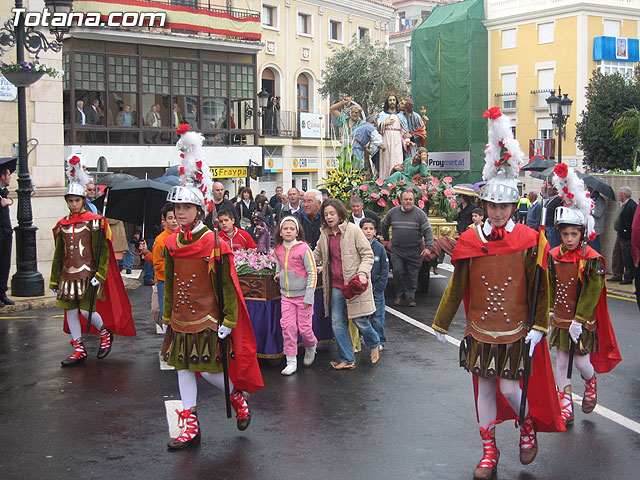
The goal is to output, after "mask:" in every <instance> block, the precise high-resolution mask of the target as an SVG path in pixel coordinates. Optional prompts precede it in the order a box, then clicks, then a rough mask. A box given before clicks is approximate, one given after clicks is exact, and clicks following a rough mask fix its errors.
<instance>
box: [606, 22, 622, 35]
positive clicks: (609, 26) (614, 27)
mask: <svg viewBox="0 0 640 480" xmlns="http://www.w3.org/2000/svg"><path fill="white" fill-rule="evenodd" d="M602 24H603V26H604V36H605V37H619V36H620V20H603V21H602Z"/></svg>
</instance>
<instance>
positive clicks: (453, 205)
mask: <svg viewBox="0 0 640 480" xmlns="http://www.w3.org/2000/svg"><path fill="white" fill-rule="evenodd" d="M451 206H452V207H453V208H458V202H456V201H455V200H451Z"/></svg>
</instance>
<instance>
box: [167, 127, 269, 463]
mask: <svg viewBox="0 0 640 480" xmlns="http://www.w3.org/2000/svg"><path fill="white" fill-rule="evenodd" d="M177 133H178V134H180V135H181V137H180V140H178V149H179V150H180V151H181V158H182V160H181V173H182V175H181V181H182V182H184V185H181V186H175V187H172V188H171V190H170V191H169V194H168V196H167V201H169V202H172V203H173V204H174V211H175V216H176V219H177V221H178V223H179V224H180V230H179V231H177V232H175V233H174V234H172V235H170V236H168V237H167V238H165V249H164V259H165V261H164V273H165V278H166V279H167V282H166V283H165V286H164V287H165V293H164V305H163V315H162V320H163V323H165V324H167V329H166V333H165V337H164V342H163V344H162V356H163V357H164V359H165V360H166V361H167V363H168V364H169V365H171V366H173V367H174V368H175V369H176V371H177V373H178V387H179V389H180V398H181V399H182V407H183V410H176V412H177V414H178V426H179V427H180V428H181V431H180V434H179V435H178V436H177V437H176V438H173V439H171V441H169V443H168V444H167V447H168V448H169V449H170V450H180V449H185V448H187V447H190V446H192V445H197V444H199V443H200V424H199V422H198V414H197V395H198V386H197V383H196V372H199V373H200V375H201V376H202V378H204V379H205V380H206V381H207V382H209V383H211V384H212V385H214V386H215V387H217V388H219V389H220V390H223V391H224V392H225V397H226V393H227V392H230V394H229V396H228V397H226V398H225V402H226V403H227V409H228V410H227V411H228V416H229V417H230V416H231V413H230V406H229V403H230V405H231V406H233V408H234V410H235V411H236V418H237V427H238V429H239V430H245V429H246V428H247V427H248V426H249V422H250V421H251V411H250V410H249V403H248V394H247V393H245V392H252V391H256V390H258V389H260V388H262V386H263V382H262V375H261V373H260V368H259V367H258V361H257V357H256V340H255V336H254V334H253V329H252V327H251V321H250V319H249V314H248V312H247V307H246V304H245V302H244V298H243V296H242V290H241V289H240V285H239V283H238V277H237V274H236V271H235V266H234V264H233V254H232V253H231V248H230V247H229V246H228V245H227V244H226V243H225V242H223V241H221V240H220V239H219V237H218V235H217V233H215V232H212V231H211V230H209V228H207V226H206V225H205V224H204V223H203V220H204V216H205V212H208V211H209V212H210V211H211V210H212V209H213V208H214V206H213V202H212V197H211V190H212V181H211V171H210V170H209V166H208V165H207V162H206V158H205V153H204V149H203V148H202V143H203V141H204V137H203V136H202V135H201V134H199V133H196V132H191V131H189V126H188V125H187V124H185V125H182V126H181V127H180V128H179V129H178V130H177ZM228 336H231V338H232V340H233V342H232V344H233V352H234V356H233V357H232V356H231V355H228V350H227V348H226V347H227V345H228V340H227V337H228Z"/></svg>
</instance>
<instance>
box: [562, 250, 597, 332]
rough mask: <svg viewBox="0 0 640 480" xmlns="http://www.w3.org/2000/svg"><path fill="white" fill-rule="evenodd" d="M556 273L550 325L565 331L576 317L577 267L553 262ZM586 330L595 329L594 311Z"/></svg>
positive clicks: (569, 263) (567, 263) (571, 264)
mask: <svg viewBox="0 0 640 480" xmlns="http://www.w3.org/2000/svg"><path fill="white" fill-rule="evenodd" d="M554 269H555V271H556V298H555V303H554V306H553V320H552V322H551V323H552V325H553V326H555V327H559V328H564V329H567V328H569V326H570V325H571V321H572V320H573V319H574V318H575V316H576V306H577V304H578V266H577V265H575V264H573V263H571V262H554ZM584 326H585V328H586V329H587V330H590V331H594V330H595V329H596V311H595V310H594V312H593V315H591V318H590V319H589V321H588V322H587V323H586V324H585V325H584Z"/></svg>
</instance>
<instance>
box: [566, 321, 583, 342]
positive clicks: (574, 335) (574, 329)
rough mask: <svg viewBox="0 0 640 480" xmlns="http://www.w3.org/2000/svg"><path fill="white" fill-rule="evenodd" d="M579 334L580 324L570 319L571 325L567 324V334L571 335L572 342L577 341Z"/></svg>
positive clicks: (580, 332) (580, 330)
mask: <svg viewBox="0 0 640 480" xmlns="http://www.w3.org/2000/svg"><path fill="white" fill-rule="evenodd" d="M580 335H582V324H581V323H580V322H576V321H575V320H572V321H571V325H570V326H569V336H570V337H571V340H573V343H578V339H579V338H580Z"/></svg>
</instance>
